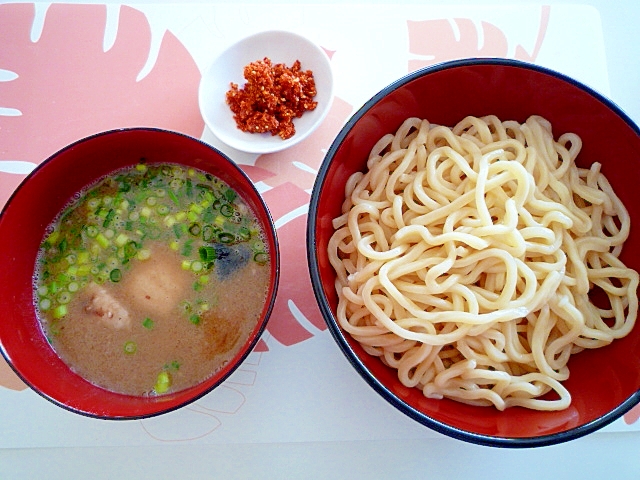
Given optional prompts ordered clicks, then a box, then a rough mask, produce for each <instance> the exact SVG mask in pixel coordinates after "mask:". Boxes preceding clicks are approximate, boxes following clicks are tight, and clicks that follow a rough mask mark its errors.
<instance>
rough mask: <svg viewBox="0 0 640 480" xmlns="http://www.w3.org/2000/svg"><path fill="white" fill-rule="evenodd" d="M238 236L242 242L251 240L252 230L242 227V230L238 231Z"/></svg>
mask: <svg viewBox="0 0 640 480" xmlns="http://www.w3.org/2000/svg"><path fill="white" fill-rule="evenodd" d="M238 236H239V237H240V239H241V240H242V241H244V242H246V241H247V240H249V239H250V238H251V230H249V229H248V228H247V227H240V230H238Z"/></svg>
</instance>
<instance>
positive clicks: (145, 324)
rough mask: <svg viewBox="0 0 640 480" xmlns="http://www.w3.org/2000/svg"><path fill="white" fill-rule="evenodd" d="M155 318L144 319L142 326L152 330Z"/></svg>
mask: <svg viewBox="0 0 640 480" xmlns="http://www.w3.org/2000/svg"><path fill="white" fill-rule="evenodd" d="M153 323H154V322H153V320H151V319H150V318H149V317H147V318H145V319H144V321H143V322H142V326H143V327H144V328H146V329H148V330H151V329H152V328H153Z"/></svg>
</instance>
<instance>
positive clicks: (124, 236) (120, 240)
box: [114, 233, 129, 247]
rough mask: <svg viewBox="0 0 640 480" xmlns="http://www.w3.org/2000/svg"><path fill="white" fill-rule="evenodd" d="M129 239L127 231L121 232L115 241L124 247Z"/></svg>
mask: <svg viewBox="0 0 640 480" xmlns="http://www.w3.org/2000/svg"><path fill="white" fill-rule="evenodd" d="M128 241H129V236H128V235H127V234H126V233H119V234H118V236H117V237H116V238H115V240H114V242H115V243H116V245H117V246H119V247H124V245H125V244H126V243H127V242H128Z"/></svg>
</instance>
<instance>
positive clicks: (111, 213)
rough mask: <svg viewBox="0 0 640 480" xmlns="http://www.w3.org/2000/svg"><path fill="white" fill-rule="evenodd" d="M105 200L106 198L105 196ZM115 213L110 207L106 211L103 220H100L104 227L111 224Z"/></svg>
mask: <svg viewBox="0 0 640 480" xmlns="http://www.w3.org/2000/svg"><path fill="white" fill-rule="evenodd" d="M105 200H106V198H105ZM115 215H116V212H115V210H114V209H113V208H111V209H110V210H109V212H108V213H107V216H106V217H104V222H102V226H103V227H104V228H107V227H108V226H109V225H111V222H112V221H113V217H114V216H115Z"/></svg>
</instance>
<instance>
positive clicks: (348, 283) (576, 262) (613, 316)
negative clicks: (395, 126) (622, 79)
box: [328, 116, 638, 410]
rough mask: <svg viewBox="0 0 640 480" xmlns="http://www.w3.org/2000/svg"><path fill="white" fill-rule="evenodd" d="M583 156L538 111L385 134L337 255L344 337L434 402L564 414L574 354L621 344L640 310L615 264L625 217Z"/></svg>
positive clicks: (416, 124)
mask: <svg viewBox="0 0 640 480" xmlns="http://www.w3.org/2000/svg"><path fill="white" fill-rule="evenodd" d="M580 149H581V139H580V138H579V137H578V136H577V135H575V134H571V133H569V134H564V135H562V136H560V137H559V138H558V139H557V141H556V140H554V137H553V134H552V129H551V124H550V123H549V122H548V121H547V120H546V119H544V118H542V117H539V116H532V117H530V118H529V119H528V120H527V121H526V123H523V124H519V123H517V122H515V121H504V122H502V121H500V120H499V119H498V118H496V117H495V116H487V117H483V118H476V117H467V118H465V119H464V120H462V121H461V122H460V123H458V124H457V125H456V126H455V127H454V128H448V127H444V126H438V125H433V124H430V123H429V122H428V121H427V120H421V119H418V118H409V119H407V120H406V121H405V122H404V123H403V125H402V126H401V127H400V129H399V130H398V131H397V132H396V134H395V135H391V134H389V135H387V136H385V137H383V138H381V139H380V141H379V142H378V143H377V144H376V145H375V147H374V148H373V150H372V152H371V154H370V156H369V159H368V162H367V167H368V168H367V171H366V173H362V172H358V173H355V174H354V175H352V176H351V178H350V179H349V181H348V182H347V185H346V192H345V193H346V199H345V202H344V204H343V207H342V215H341V216H340V217H338V218H336V219H335V220H334V228H335V232H334V234H333V236H332V238H331V240H330V242H329V246H328V250H329V258H330V261H331V264H332V265H333V267H334V268H335V270H336V272H337V280H336V290H337V293H338V298H339V303H338V308H337V319H338V321H339V323H340V325H341V327H342V328H343V329H344V330H345V331H346V332H348V333H349V334H350V335H351V336H352V337H353V338H354V339H356V340H357V341H358V342H359V343H360V344H361V345H362V346H363V347H364V349H365V350H366V351H367V352H368V353H369V354H371V355H375V356H379V357H380V358H381V359H382V361H383V362H384V363H385V364H387V365H388V366H390V367H392V368H394V369H397V373H398V378H399V379H400V381H401V382H402V383H403V384H404V385H406V386H410V387H416V388H419V389H421V390H422V392H423V394H424V395H425V396H427V397H429V398H443V397H446V398H450V399H454V400H458V401H461V402H464V403H468V404H473V405H494V406H495V407H496V408H497V409H499V410H503V409H505V408H508V407H511V406H516V405H518V406H522V407H526V408H531V409H536V410H560V409H564V408H566V407H568V406H569V404H570V402H571V396H570V394H569V392H568V391H567V389H566V388H565V387H564V386H563V385H562V383H561V382H562V381H563V380H566V379H567V378H568V377H569V369H568V367H567V362H568V360H569V357H570V356H571V355H572V354H575V353H577V352H580V351H581V350H583V349H587V348H589V349H591V348H598V347H602V346H605V345H607V344H609V343H610V342H612V341H613V340H614V339H617V338H621V337H624V336H625V335H627V334H628V333H629V332H630V331H631V329H632V328H633V325H634V323H635V320H636V315H637V310H638V298H637V293H636V289H637V286H638V274H637V273H636V272H635V271H634V270H632V269H630V268H627V267H626V266H625V265H624V264H623V263H622V262H621V261H620V260H619V258H618V257H619V255H620V252H621V249H622V246H623V243H624V241H625V239H626V238H627V236H628V234H629V228H630V221H629V215H628V213H627V211H626V209H625V207H624V205H623V204H622V203H621V201H620V200H619V199H618V197H617V196H616V195H615V193H614V191H613V190H612V188H611V186H610V184H609V182H608V181H607V179H606V178H605V176H604V175H603V174H602V173H601V172H600V164H598V163H594V164H593V165H592V166H591V168H589V169H583V168H578V167H577V166H576V164H575V159H576V156H577V155H578V152H579V151H580ZM594 289H598V290H601V291H602V292H604V294H606V295H602V297H603V298H606V299H608V302H607V304H606V305H605V307H604V308H603V307H602V306H601V305H600V306H596V305H595V304H594V303H593V302H592V300H591V299H590V297H589V292H590V290H594ZM602 292H600V293H602ZM550 391H555V392H556V394H552V395H547V396H546V397H545V398H544V399H542V398H540V397H541V396H543V395H545V394H546V393H548V392H550Z"/></svg>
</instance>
